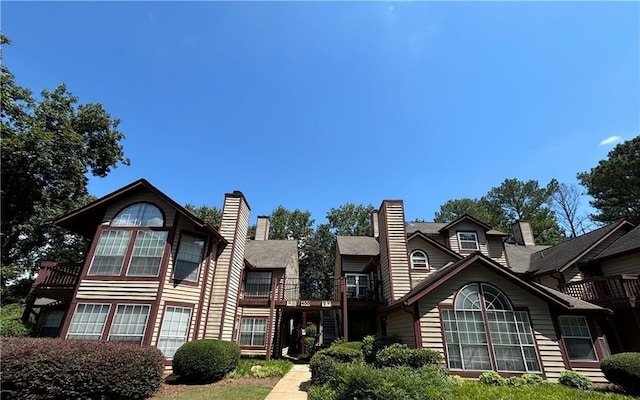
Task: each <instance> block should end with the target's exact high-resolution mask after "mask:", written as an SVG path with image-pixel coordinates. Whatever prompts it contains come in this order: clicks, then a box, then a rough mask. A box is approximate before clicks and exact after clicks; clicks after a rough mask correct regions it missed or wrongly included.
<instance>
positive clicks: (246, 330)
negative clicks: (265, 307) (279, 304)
mask: <svg viewBox="0 0 640 400" xmlns="http://www.w3.org/2000/svg"><path fill="white" fill-rule="evenodd" d="M266 332H267V319H266V318H242V321H241V324H240V340H239V341H238V344H239V345H240V346H248V347H264V345H265V336H266Z"/></svg>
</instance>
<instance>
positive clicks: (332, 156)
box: [1, 1, 640, 223]
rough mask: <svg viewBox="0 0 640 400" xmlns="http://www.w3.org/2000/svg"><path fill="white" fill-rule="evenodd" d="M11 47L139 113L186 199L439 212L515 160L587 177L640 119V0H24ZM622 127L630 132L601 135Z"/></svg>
mask: <svg viewBox="0 0 640 400" xmlns="http://www.w3.org/2000/svg"><path fill="white" fill-rule="evenodd" d="M1 7H2V8H1V12H2V15H1V19H2V21H1V22H2V31H3V32H4V33H5V34H6V35H7V36H8V37H9V38H10V39H11V40H12V42H13V44H12V45H11V46H8V47H5V48H4V49H3V57H4V60H3V62H4V63H5V65H7V66H8V67H9V68H10V69H11V70H12V72H13V73H14V74H15V75H16V77H17V80H18V83H19V84H21V85H22V86H26V87H29V88H31V89H33V90H34V92H39V91H40V90H41V89H43V88H49V89H52V88H54V87H55V86H56V85H57V84H59V83H66V84H67V86H68V87H69V89H70V90H71V92H73V93H74V94H75V95H76V96H78V97H79V99H80V102H101V103H103V105H104V106H105V108H106V109H107V111H108V112H110V113H111V115H112V116H114V117H117V118H119V119H121V121H122V122H121V124H120V130H121V131H122V132H123V133H124V134H125V135H126V140H125V141H124V143H123V144H124V148H125V153H126V155H127V156H128V157H129V158H130V159H131V166H129V167H125V166H120V167H118V168H116V169H115V170H114V171H113V172H112V173H111V174H110V175H109V176H108V177H107V178H105V179H96V178H92V179H91V180H90V184H89V189H90V191H91V193H92V194H94V195H96V196H102V195H105V194H107V193H109V192H111V191H113V190H115V189H118V188H119V187H121V186H123V185H126V184H128V183H130V182H132V181H134V180H136V179H138V178H141V177H144V178H146V179H147V180H149V181H150V182H151V183H152V184H154V185H155V186H157V187H158V188H159V189H161V190H163V191H164V192H165V193H167V194H168V195H169V196H170V197H172V198H174V199H175V200H176V201H178V202H179V203H182V204H185V203H193V204H195V205H200V204H208V205H216V206H218V207H219V206H221V204H222V199H223V194H224V193H225V192H230V191H232V190H236V189H237V190H241V191H243V192H244V194H245V195H246V196H247V198H248V201H249V203H250V205H251V207H252V215H253V216H252V223H253V222H255V216H256V215H261V214H269V213H270V212H271V211H272V210H273V209H274V208H275V207H277V206H278V205H280V204H282V205H284V206H285V207H287V208H291V209H293V208H301V209H307V210H309V211H311V212H312V215H313V216H314V217H315V219H316V220H317V221H318V222H321V221H323V220H324V215H325V213H326V212H327V211H328V210H329V209H330V208H331V207H337V206H339V205H341V204H344V203H347V202H354V203H363V204H369V203H371V204H373V205H375V206H378V205H379V204H380V202H381V201H382V200H383V199H403V200H404V201H405V207H406V217H407V219H408V220H412V219H414V218H417V217H418V218H424V219H427V220H431V219H432V218H433V214H434V212H436V211H437V210H438V209H439V206H440V205H441V204H443V203H444V202H446V201H447V200H449V199H455V198H462V197H479V196H481V195H483V194H485V193H486V192H487V191H488V190H489V189H490V188H491V187H494V186H498V185H499V184H500V183H501V182H502V181H503V180H504V179H506V178H518V179H521V180H528V179H537V180H539V181H540V183H541V184H546V183H547V182H548V181H549V180H550V179H552V178H556V179H558V180H559V181H561V182H567V183H575V182H576V179H575V176H576V173H577V172H581V171H585V170H588V169H590V168H591V167H593V166H595V165H596V164H597V162H598V161H599V160H601V159H603V158H605V157H606V154H607V152H608V151H609V150H611V148H613V146H614V145H615V144H616V143H617V142H619V141H620V140H626V139H631V138H632V137H635V136H637V135H638V134H639V133H640V3H638V2H618V3H610V2H585V3H579V2H540V3H531V2H480V3H464V2H256V3H254V2H192V3H182V2H181V3H173V2H131V3H120V2H44V3H36V2H10V1H4V2H2V5H1ZM612 136H618V137H619V139H612V140H610V143H606V144H602V145H601V142H602V141H603V140H605V139H607V138H610V137H612Z"/></svg>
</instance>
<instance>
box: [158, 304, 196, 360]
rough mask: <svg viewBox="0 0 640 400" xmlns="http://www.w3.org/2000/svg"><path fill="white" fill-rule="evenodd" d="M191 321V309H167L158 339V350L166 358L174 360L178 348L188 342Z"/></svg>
mask: <svg viewBox="0 0 640 400" xmlns="http://www.w3.org/2000/svg"><path fill="white" fill-rule="evenodd" d="M190 319H191V309H190V308H184V307H174V306H167V308H166V309H165V311H164V318H163V319H162V329H161V330H160V338H159V339H158V349H160V351H161V352H162V354H164V357H165V358H168V359H171V358H173V355H174V354H175V353H176V350H178V347H180V346H182V345H183V344H184V343H185V342H186V341H187V333H188V332H189V320H190Z"/></svg>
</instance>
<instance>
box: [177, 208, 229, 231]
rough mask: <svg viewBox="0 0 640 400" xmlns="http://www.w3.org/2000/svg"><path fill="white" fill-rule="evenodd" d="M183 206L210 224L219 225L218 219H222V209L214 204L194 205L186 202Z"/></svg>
mask: <svg viewBox="0 0 640 400" xmlns="http://www.w3.org/2000/svg"><path fill="white" fill-rule="evenodd" d="M184 208H186V209H187V211H189V212H190V213H191V214H193V215H195V216H196V217H198V218H200V219H201V220H203V221H204V222H208V223H209V224H211V225H212V226H215V227H220V220H221V219H222V210H220V209H219V208H218V207H216V206H207V205H204V204H203V205H201V206H200V207H196V206H194V205H193V204H190V203H187V204H186V205H185V206H184Z"/></svg>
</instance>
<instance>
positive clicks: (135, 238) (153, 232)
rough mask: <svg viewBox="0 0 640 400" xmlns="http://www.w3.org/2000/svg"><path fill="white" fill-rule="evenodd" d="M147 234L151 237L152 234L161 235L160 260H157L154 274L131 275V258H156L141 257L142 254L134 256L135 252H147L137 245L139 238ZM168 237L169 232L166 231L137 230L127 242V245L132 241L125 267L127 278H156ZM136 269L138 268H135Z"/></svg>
mask: <svg viewBox="0 0 640 400" xmlns="http://www.w3.org/2000/svg"><path fill="white" fill-rule="evenodd" d="M147 233H151V235H154V234H161V235H163V236H164V238H163V239H161V240H162V242H163V244H162V247H161V248H160V260H158V265H157V266H155V269H156V271H155V274H141V273H132V272H131V264H132V262H133V258H134V257H139V258H157V256H152V257H150V256H148V255H146V256H145V255H142V254H138V255H136V251H142V250H148V249H147V248H144V247H141V246H139V244H138V239H139V238H140V237H141V234H142V235H146V234H147ZM168 237H169V232H168V231H162V230H160V231H157V230H137V231H136V232H135V235H134V237H132V238H131V239H130V240H129V243H131V240H133V241H134V242H133V247H132V249H131V255H130V256H129V260H128V263H129V265H128V267H127V276H146V277H157V276H158V275H159V274H160V268H161V267H162V261H163V260H164V253H165V249H166V247H167V238H168ZM136 268H138V267H136Z"/></svg>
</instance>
